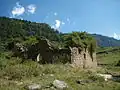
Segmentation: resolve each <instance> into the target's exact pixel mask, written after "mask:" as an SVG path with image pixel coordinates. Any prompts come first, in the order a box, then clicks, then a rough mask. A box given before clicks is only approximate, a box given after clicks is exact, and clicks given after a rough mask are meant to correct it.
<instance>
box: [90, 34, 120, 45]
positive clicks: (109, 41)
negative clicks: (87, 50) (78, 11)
mask: <svg viewBox="0 0 120 90" xmlns="http://www.w3.org/2000/svg"><path fill="white" fill-rule="evenodd" d="M92 36H93V37H95V38H96V40H97V44H98V46H101V47H111V46H112V47H116V46H120V40H117V39H114V38H112V37H107V36H103V35H99V34H92Z"/></svg>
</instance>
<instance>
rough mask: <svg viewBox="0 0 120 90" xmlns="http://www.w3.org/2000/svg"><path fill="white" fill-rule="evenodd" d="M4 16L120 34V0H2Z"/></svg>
mask: <svg viewBox="0 0 120 90" xmlns="http://www.w3.org/2000/svg"><path fill="white" fill-rule="evenodd" d="M0 16H7V17H10V18H19V19H24V20H30V21H35V22H45V23H48V24H49V25H50V26H51V27H53V28H55V29H58V30H59V31H61V32H72V31H87V32H89V33H97V34H102V35H106V36H111V37H114V38H117V39H119V38H120V0H1V2H0Z"/></svg>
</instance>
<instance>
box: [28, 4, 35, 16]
mask: <svg viewBox="0 0 120 90" xmlns="http://www.w3.org/2000/svg"><path fill="white" fill-rule="evenodd" d="M27 9H28V10H27V11H28V12H29V13H31V14H34V13H35V11H36V5H34V4H30V5H28V6H27Z"/></svg>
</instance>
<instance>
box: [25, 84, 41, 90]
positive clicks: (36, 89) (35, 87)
mask: <svg viewBox="0 0 120 90" xmlns="http://www.w3.org/2000/svg"><path fill="white" fill-rule="evenodd" d="M25 89H26V90H40V89H41V85H39V84H30V85H27V86H26V87H25Z"/></svg>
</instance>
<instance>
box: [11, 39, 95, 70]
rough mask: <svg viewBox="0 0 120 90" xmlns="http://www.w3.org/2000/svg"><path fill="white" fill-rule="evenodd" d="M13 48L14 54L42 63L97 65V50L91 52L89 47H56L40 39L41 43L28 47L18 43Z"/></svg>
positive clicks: (85, 66)
mask: <svg viewBox="0 0 120 90" xmlns="http://www.w3.org/2000/svg"><path fill="white" fill-rule="evenodd" d="M23 49H24V50H23ZM12 50H14V51H13V52H14V54H17V55H18V56H22V57H23V58H26V59H33V60H37V61H38V62H40V63H42V64H47V63H51V64H54V63H59V62H62V63H70V64H72V65H73V66H74V67H81V68H94V67H96V66H97V61H96V53H95V52H94V53H92V54H91V53H90V52H89V50H88V49H87V48H84V49H82V50H79V48H77V47H70V48H67V49H59V48H57V49H56V48H54V47H53V46H52V45H51V44H50V42H49V40H47V39H43V40H40V41H39V43H36V44H35V45H31V46H29V47H27V48H26V47H25V46H24V45H22V44H18V43H17V44H15V45H14V48H13V49H12ZM18 52H19V54H18ZM17 55H16V56H17Z"/></svg>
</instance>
